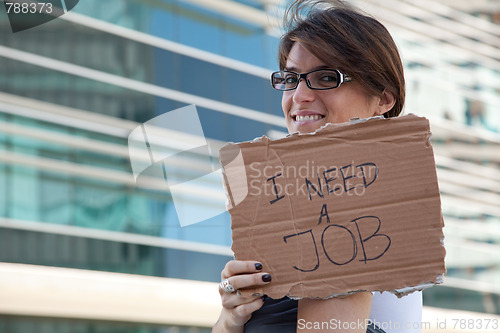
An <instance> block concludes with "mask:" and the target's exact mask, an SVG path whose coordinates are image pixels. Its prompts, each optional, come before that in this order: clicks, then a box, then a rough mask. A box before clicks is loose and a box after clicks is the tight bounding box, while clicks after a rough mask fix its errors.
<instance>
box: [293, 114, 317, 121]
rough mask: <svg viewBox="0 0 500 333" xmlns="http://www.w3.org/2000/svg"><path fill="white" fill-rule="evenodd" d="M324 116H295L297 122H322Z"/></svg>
mask: <svg viewBox="0 0 500 333" xmlns="http://www.w3.org/2000/svg"><path fill="white" fill-rule="evenodd" d="M321 118H323V116H321V115H318V114H314V115H310V116H295V121H306V120H320V119H321Z"/></svg>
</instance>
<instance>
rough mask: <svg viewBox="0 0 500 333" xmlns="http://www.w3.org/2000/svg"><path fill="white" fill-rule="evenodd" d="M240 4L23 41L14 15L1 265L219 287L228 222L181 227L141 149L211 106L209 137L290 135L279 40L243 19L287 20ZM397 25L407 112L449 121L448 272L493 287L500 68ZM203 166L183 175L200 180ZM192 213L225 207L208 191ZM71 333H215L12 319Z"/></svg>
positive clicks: (109, 7) (444, 187)
mask: <svg viewBox="0 0 500 333" xmlns="http://www.w3.org/2000/svg"><path fill="white" fill-rule="evenodd" d="M230 2H231V3H233V4H234V5H235V6H236V7H234V9H231V8H232V7H231V8H230V7H228V10H227V12H221V11H220V10H217V9H216V8H215V7H214V8H211V6H210V5H209V4H208V3H209V2H208V1H207V2H206V3H204V4H202V3H198V4H197V3H196V1H183V0H148V1H139V0H107V1H99V0H86V1H80V2H79V3H78V5H77V6H76V7H75V8H74V9H73V10H72V11H71V13H68V14H66V15H64V16H62V17H60V18H58V19H55V20H53V21H51V22H49V23H46V24H43V25H40V26H37V27H35V28H32V29H29V30H26V31H22V32H19V33H12V32H11V30H10V26H9V20H8V17H7V15H6V14H5V12H4V11H3V10H1V9H0V150H1V154H0V191H1V193H2V195H0V262H6V263H23V264H30V265H43V266H56V267H67V268H77V269H88V270H98V271H108V272H119V273H130V274H138V275H150V276H158V277H168V278H176V279H188V280H199V281H211V282H218V281H219V280H220V271H221V269H222V267H223V266H224V264H225V263H226V262H227V261H228V260H229V259H231V252H230V249H229V247H230V245H231V230H230V218H229V214H228V213H223V214H219V215H217V216H214V217H212V218H210V219H208V220H206V221H203V222H201V223H197V224H193V225H190V226H187V227H181V226H180V224H179V219H178V217H177V213H176V210H175V205H174V203H173V200H172V196H171V194H170V193H169V192H168V191H165V190H160V189H158V188H153V187H148V186H142V185H140V184H137V183H135V181H134V179H133V176H132V170H131V165H130V160H129V154H128V148H127V144H128V135H129V134H130V132H131V131H132V130H133V129H134V128H136V127H137V126H140V125H141V124H142V123H144V122H146V121H148V120H150V119H153V118H155V117H157V116H159V115H162V114H165V113H167V112H169V111H172V110H174V109H178V108H180V107H183V106H186V105H188V104H196V105H197V110H198V114H199V117H200V121H201V125H202V128H203V132H204V136H205V137H206V138H208V139H210V140H214V141H216V142H218V143H222V142H229V141H233V142H238V141H246V140H251V139H253V138H255V137H259V136H262V135H263V134H268V135H270V136H272V133H276V132H279V133H284V132H285V131H286V129H285V127H284V122H282V121H279V120H277V119H279V117H281V116H282V112H281V94H280V93H279V92H277V91H274V90H273V89H272V88H271V87H270V84H269V80H268V74H269V73H270V72H271V71H272V70H274V69H275V68H276V67H277V59H276V50H277V45H278V39H277V37H276V36H277V34H276V33H275V32H273V29H271V28H270V27H266V26H263V25H262V24H260V23H252V22H249V21H250V20H249V19H245V18H244V16H245V15H241V13H240V12H239V11H241V10H240V8H242V7H239V6H246V7H243V8H246V9H247V10H248V13H250V12H251V11H252V10H256V11H260V12H262V13H264V14H265V11H266V10H267V11H268V12H269V13H271V14H275V13H274V12H275V11H274V9H272V8H274V7H272V8H271V9H269V7H268V4H267V5H265V4H264V2H263V1H257V0H241V1H230ZM231 6H232V5H231ZM278 8H279V6H278ZM371 9H372V8H366V10H367V11H368V12H371ZM277 12H279V10H277ZM70 14H71V15H70ZM377 14H383V13H375V15H377ZM388 27H389V29H390V30H391V32H393V34H394V36H395V38H396V39H397V42H398V44H399V45H400V48H401V50H402V55H403V58H404V61H405V70H406V74H407V81H408V86H407V91H408V99H407V105H406V113H409V112H413V113H417V114H421V115H426V116H430V117H434V116H437V119H438V120H439V119H444V120H445V121H448V122H445V123H441V122H439V121H437V120H436V124H437V125H436V127H435V128H433V138H432V140H433V145H434V147H435V152H436V155H437V156H440V157H442V158H439V159H436V161H437V165H438V173H440V188H441V192H442V197H443V213H444V215H445V222H446V223H447V228H446V230H445V234H446V237H447V239H449V241H450V242H449V243H448V244H447V247H448V253H449V256H448V260H449V261H448V262H447V266H448V275H449V276H450V277H454V278H458V279H461V280H460V281H474V282H478V281H482V282H487V283H490V285H494V284H495V283H496V282H498V281H500V280H499V279H500V278H499V277H500V275H499V273H498V272H499V271H500V268H499V267H500V261H499V259H498V258H500V250H499V246H500V245H499V244H500V230H499V229H498V228H499V226H500V211H499V209H498V207H499V203H500V201H499V200H500V192H499V190H498V189H499V188H500V187H498V186H500V175H499V171H498V170H499V166H500V160H499V159H498V156H500V154H497V153H498V152H500V150H499V147H500V138H499V136H498V135H497V133H496V132H498V131H499V130H500V127H499V125H498V124H499V123H500V118H499V116H498V115H499V114H498V112H497V111H498V105H500V104H499V103H498V101H499V98H500V97H499V93H498V89H497V90H495V88H494V87H497V83H498V71H499V68H498V67H496V65H491V66H485V65H484V64H483V65H481V64H473V63H469V62H467V61H466V60H467V59H461V60H460V61H458V60H457V61H453V60H450V59H448V58H449V54H448V53H446V52H444V53H445V54H438V55H437V56H436V55H435V54H434V53H433V52H437V51H436V50H435V45H434V44H432V43H429V44H426V43H425V40H423V41H421V40H412V39H411V38H409V37H411V35H408V34H405V33H401V31H400V30H398V29H397V27H396V28H394V27H392V26H391V24H390V23H389V24H388ZM392 29H394V30H392ZM437 58H439V61H438V63H437V64H434V63H433V64H431V65H429V61H428V59H437ZM422 59H423V60H422ZM439 62H444V63H445V64H446V66H443V67H440V65H439ZM450 66H456V67H452V68H455V69H456V68H458V70H459V72H457V73H456V74H454V73H451V72H450V71H449V67H450ZM443 68H444V69H443ZM471 77H473V78H475V79H474V80H471V79H469V78H471ZM479 77H481V78H483V79H484V80H479ZM429 78H432V80H429ZM431 81H432V82H431ZM429 82H430V84H428V83H429ZM448 82H452V83H453V84H452V85H451V86H449V85H447V84H445V83H448ZM457 86H458V87H460V89H459V90H457V89H455V88H456V87H457ZM191 100H193V102H190V101H191ZM233 109H234V112H232V111H233ZM253 111H257V113H252V112H253ZM268 116H274V118H272V117H271V118H266V117H268ZM259 117H260V118H259ZM433 119H434V118H433ZM186 121H189V119H187V120H186ZM451 121H452V122H451ZM465 125H468V126H470V127H461V126H465ZM471 128H474V130H471ZM457 129H458V130H457ZM477 129H479V130H480V131H479V132H478V131H475V130H477ZM471 133H472V134H471ZM485 133H486V134H485ZM464 149H465V150H464ZM464 152H465V153H464ZM476 153H477V154H476ZM212 157H213V156H212ZM450 161H451V162H450ZM197 163H198V162H194V163H191V164H189V163H188V167H186V168H179V171H178V172H179V174H181V175H186V174H194V173H195V172H196V167H197ZM461 163H462V164H461ZM479 178H484V179H483V180H484V181H479V180H478V179H479ZM457 179H458V180H457ZM214 186H217V185H214ZM470 198H474V199H473V200H471V199H470ZM186 204H187V205H189V206H192V207H193V209H194V210H197V209H198V210H204V209H210V208H211V206H210V205H211V203H210V200H208V199H207V196H203V195H201V194H200V195H199V196H194V197H192V198H191V199H190V200H188V201H187V202H186ZM468 228H472V229H470V230H481V229H482V230H488V232H487V233H486V234H481V233H479V232H476V231H473V232H470V233H467V232H465V231H464V230H469V229H468ZM164 240H167V241H164ZM170 240H174V241H181V242H184V243H182V244H187V245H189V246H191V248H189V249H186V248H185V247H181V246H177V245H175V246H174V245H172V244H174V243H169V242H168V241H170ZM175 244H177V243H175ZM212 245H215V246H219V248H218V250H213V249H212V248H211V247H210V246H212ZM476 245H477V246H476ZM477 257H481V258H483V259H484V260H483V261H481V262H479V263H478V262H477V261H474V258H477ZM497 285H498V284H497ZM424 295H425V298H424V302H425V304H426V305H434V306H441V307H449V308H460V309H467V310H474V311H483V312H496V313H500V300H499V298H498V292H494V291H493V292H491V293H490V294H488V295H489V296H488V300H489V301H488V300H485V299H486V298H485V297H484V293H482V292H480V291H479V289H477V288H476V289H475V290H474V289H473V288H472V289H464V288H463V287H462V285H461V284H460V283H455V284H453V283H451V284H449V285H448V286H445V287H436V288H431V289H429V290H428V291H426V292H425V294H424ZM488 302H489V303H488ZM485 304H486V305H485ZM487 304H490V305H487ZM491 304H494V307H493V310H492V307H491ZM67 327H72V329H73V331H75V332H206V331H207V328H203V327H197V328H196V327H181V326H172V327H149V326H141V325H135V326H134V325H133V324H129V325H121V324H106V323H98V322H90V321H89V322H84V321H81V322H77V321H71V320H68V321H65V320H55V319H54V320H51V319H50V320H49V319H27V318H24V317H16V316H3V317H0V331H2V332H3V331H5V332H13V333H17V332H19V333H29V332H34V330H35V328H38V329H39V330H37V332H66V331H68V330H67Z"/></svg>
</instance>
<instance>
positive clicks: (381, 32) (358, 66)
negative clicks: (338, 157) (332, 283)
mask: <svg viewBox="0 0 500 333" xmlns="http://www.w3.org/2000/svg"><path fill="white" fill-rule="evenodd" d="M285 22H286V28H287V32H286V34H285V35H284V36H283V37H282V38H281V43H280V48H279V66H280V70H279V71H277V72H274V73H273V74H272V75H271V84H272V86H273V88H275V89H277V90H280V91H283V95H282V109H283V113H284V116H285V119H286V124H287V128H288V132H289V133H294V132H299V133H311V132H314V131H316V130H318V129H319V128H321V127H322V126H324V125H326V124H328V123H342V122H347V121H349V120H350V119H352V118H368V117H373V116H381V115H383V116H384V117H395V116H398V115H399V114H400V113H401V110H402V108H403V104H404V100H405V80H404V76H403V67H402V62H401V59H400V56H399V52H398V49H397V47H396V44H395V43H394V41H393V39H392V37H391V35H390V34H389V32H388V31H387V29H386V28H385V27H384V26H383V25H382V24H381V23H380V22H378V21H377V20H375V19H374V18H372V17H370V16H367V15H365V14H362V13H360V12H358V11H357V10H356V9H354V8H351V7H349V6H347V5H346V4H344V3H343V2H342V1H335V0H330V1H328V0H323V1H322V0H296V1H294V2H293V3H292V4H291V6H290V7H289V8H288V9H287V11H286V15H285ZM318 186H319V184H318ZM255 259H256V260H259V258H255ZM266 269H268V268H267V267H265V266H263V265H262V264H261V263H260V262H258V261H240V260H233V261H231V262H229V263H228V264H227V265H226V267H225V268H224V270H223V271H222V273H221V277H222V279H223V284H222V285H221V288H220V289H219V293H220V295H221V298H222V305H223V309H222V312H221V315H220V317H219V321H218V322H217V324H216V325H215V327H214V328H213V331H214V332H259V333H264V332H296V331H299V332H306V331H318V330H320V331H321V332H334V331H337V332H338V331H339V330H341V331H342V332H358V333H363V332H384V331H383V330H382V329H381V328H380V327H377V326H375V325H373V324H369V323H370V320H369V319H372V318H371V317H370V310H374V309H375V310H379V311H381V312H382V313H380V312H379V314H378V315H377V316H376V317H373V319H374V320H376V321H377V322H382V321H385V320H390V321H401V322H402V321H405V320H406V321H407V320H408V318H403V316H400V315H395V312H396V310H397V309H398V307H399V308H400V309H401V308H403V307H402V306H401V304H398V303H395V302H393V300H392V299H391V300H384V301H383V303H384V304H383V306H380V304H377V303H376V302H375V301H373V302H372V295H371V294H370V293H356V294H353V295H350V296H348V297H345V298H330V299H327V300H318V299H300V300H298V301H297V300H292V299H288V298H286V297H285V298H284V299H281V300H274V299H270V298H268V297H263V298H261V297H259V296H257V295H255V296H251V297H248V296H244V295H243V294H240V293H239V292H235V291H237V290H238V289H239V288H247V287H252V286H254V287H256V286H260V285H264V284H268V283H273V282H272V277H271V276H270V275H269V274H268V272H266ZM228 285H229V286H231V288H227V286H228ZM420 297H421V296H420V295H419V294H416V297H415V298H412V299H411V301H410V302H409V303H410V305H409V306H406V307H404V308H405V310H404V311H405V313H406V314H409V315H412V314H413V313H415V314H416V316H417V318H418V317H419V314H420V313H421V299H420ZM377 298H378V297H377ZM375 299H376V297H373V300H375ZM372 304H373V305H372ZM372 313H373V311H372ZM413 318H414V317H413ZM339 322H342V323H361V325H354V326H355V327H354V326H353V325H348V327H338V325H326V326H324V325H323V326H321V327H320V328H316V327H315V325H308V324H306V323H309V324H311V323H327V324H328V323H339ZM368 324H369V325H368ZM413 332H415V331H413Z"/></svg>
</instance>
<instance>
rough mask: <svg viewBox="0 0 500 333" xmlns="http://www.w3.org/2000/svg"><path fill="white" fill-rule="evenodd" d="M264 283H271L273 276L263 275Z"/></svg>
mask: <svg viewBox="0 0 500 333" xmlns="http://www.w3.org/2000/svg"><path fill="white" fill-rule="evenodd" d="M262 281H264V282H271V274H264V275H262Z"/></svg>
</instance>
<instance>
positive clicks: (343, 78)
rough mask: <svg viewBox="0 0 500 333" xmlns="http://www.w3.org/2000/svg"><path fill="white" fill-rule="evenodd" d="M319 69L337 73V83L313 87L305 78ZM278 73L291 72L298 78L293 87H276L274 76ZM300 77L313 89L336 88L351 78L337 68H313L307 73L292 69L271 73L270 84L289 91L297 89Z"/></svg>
mask: <svg viewBox="0 0 500 333" xmlns="http://www.w3.org/2000/svg"><path fill="white" fill-rule="evenodd" d="M319 71H331V72H336V73H337V85H336V86H334V87H326V88H314V87H312V86H311V83H310V82H309V80H308V79H307V76H308V75H309V74H311V73H315V72H319ZM279 73H292V74H295V75H297V77H298V80H297V84H296V85H295V87H293V88H288V89H278V88H276V86H275V84H274V76H275V75H277V74H279ZM301 79H304V81H306V85H307V87H308V88H309V89H313V90H329V89H335V88H338V87H340V85H341V84H342V83H344V82H352V78H351V77H350V76H348V75H346V74H344V73H342V72H341V71H339V70H338V69H330V68H320V69H315V70H313V71H310V72H308V73H296V72H292V71H285V70H283V71H277V72H273V73H272V74H271V86H272V87H273V88H274V89H276V90H278V91H290V90H294V89H297V87H298V86H299V83H300V80H301Z"/></svg>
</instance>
